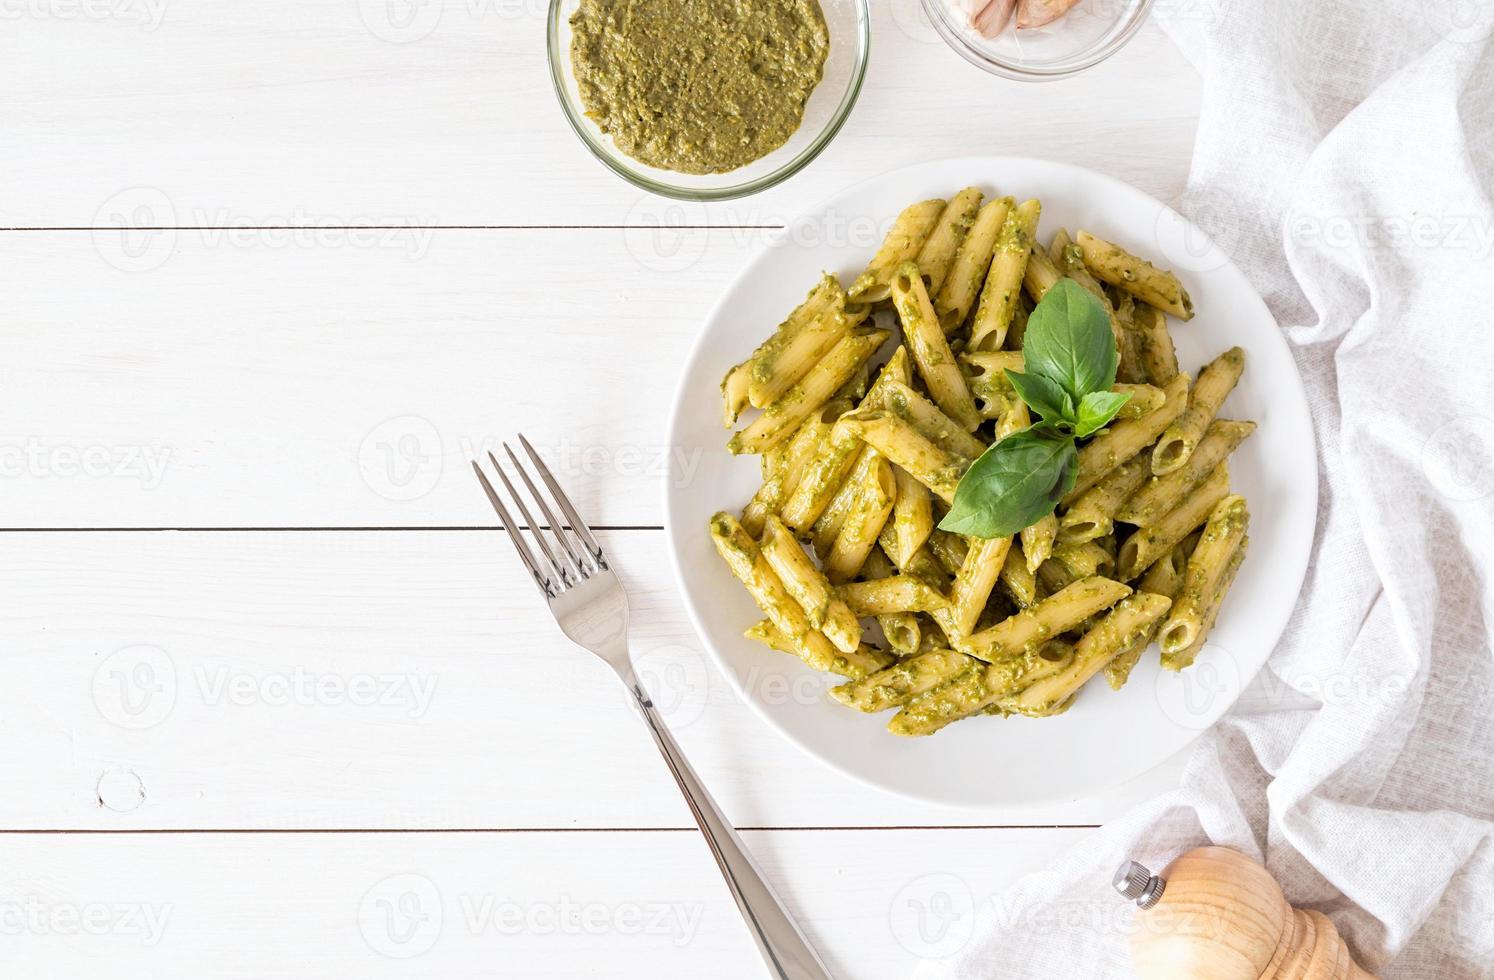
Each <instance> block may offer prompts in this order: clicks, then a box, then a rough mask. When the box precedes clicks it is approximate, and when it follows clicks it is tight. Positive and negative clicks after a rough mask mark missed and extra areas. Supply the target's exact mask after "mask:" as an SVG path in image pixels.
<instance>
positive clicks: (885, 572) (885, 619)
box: [843, 528, 932, 656]
mask: <svg viewBox="0 0 1494 980" xmlns="http://www.w3.org/2000/svg"><path fill="white" fill-rule="evenodd" d="M886 530H887V529H886V528H883V531H886ZM893 570H894V566H893V564H892V561H891V559H889V558H888V557H887V554H886V552H884V551H883V550H882V549H881V548H880V547H877V548H873V549H872V553H871V554H870V555H868V556H867V558H866V564H865V565H864V566H863V567H862V572H863V573H864V574H865V575H866V577H867V578H870V579H885V578H890V577H892V575H893ZM920 581H923V582H925V584H928V580H927V579H926V578H922V577H920ZM843 587H844V586H843ZM930 587H931V588H932V585H931V586H930ZM874 615H875V616H876V620H877V625H878V626H879V627H881V629H882V636H883V638H884V639H885V640H886V641H887V645H888V646H889V647H891V648H892V650H894V651H895V652H897V653H900V654H902V655H904V656H907V655H908V654H911V653H917V652H918V651H919V649H920V648H921V646H922V645H923V643H924V641H925V638H924V634H923V626H922V624H920V623H919V621H918V616H917V615H916V614H914V613H911V612H889V613H875V614H874Z"/></svg>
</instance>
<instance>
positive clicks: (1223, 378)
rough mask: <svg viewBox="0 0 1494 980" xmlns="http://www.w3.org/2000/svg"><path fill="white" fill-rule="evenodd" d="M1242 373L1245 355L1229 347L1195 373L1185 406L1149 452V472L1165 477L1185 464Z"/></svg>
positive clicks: (1237, 349)
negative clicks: (1150, 459) (1196, 378)
mask: <svg viewBox="0 0 1494 980" xmlns="http://www.w3.org/2000/svg"><path fill="white" fill-rule="evenodd" d="M1244 371H1245V352H1244V351H1242V350H1241V349H1240V348H1238V347H1231V348H1230V349H1229V350H1227V351H1225V352H1224V353H1223V354H1220V355H1219V356H1218V357H1216V358H1214V360H1212V361H1210V362H1209V363H1208V364H1207V365H1205V366H1204V369H1203V370H1202V371H1200V372H1198V383H1197V384H1195V385H1194V386H1193V390H1192V391H1190V392H1189V393H1188V407H1187V409H1186V410H1184V412H1183V414H1181V415H1179V416H1178V417H1177V419H1176V420H1175V421H1174V422H1173V423H1172V424H1171V425H1169V426H1168V427H1167V430H1166V431H1165V432H1163V433H1162V436H1161V438H1160V439H1158V440H1157V445H1156V448H1154V449H1153V450H1152V473H1153V474H1155V475H1156V476H1166V475H1167V474H1168V473H1171V472H1172V471H1173V470H1176V469H1178V468H1179V467H1180V466H1182V465H1183V464H1184V463H1186V462H1188V457H1189V456H1191V455H1192V454H1193V450H1194V448H1195V447H1196V446H1197V445H1198V442H1199V440H1200V439H1202V438H1203V436H1204V432H1205V431H1206V430H1207V429H1208V427H1209V423H1210V422H1212V421H1214V416H1215V415H1216V414H1218V412H1219V406H1220V405H1222V404H1224V399H1225V398H1227V397H1229V393H1230V392H1231V391H1233V390H1234V387H1235V385H1236V384H1238V383H1239V381H1240V375H1241V374H1242V373H1243V372H1244Z"/></svg>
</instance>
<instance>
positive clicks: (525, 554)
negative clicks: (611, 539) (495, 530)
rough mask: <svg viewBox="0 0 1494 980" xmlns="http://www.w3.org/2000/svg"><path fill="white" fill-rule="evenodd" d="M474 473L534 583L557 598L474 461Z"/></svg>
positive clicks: (550, 596) (496, 492)
mask: <svg viewBox="0 0 1494 980" xmlns="http://www.w3.org/2000/svg"><path fill="white" fill-rule="evenodd" d="M472 472H474V473H476V474H477V482H479V483H481V484H482V489H483V492H484V493H486V494H487V495H488V502H489V503H491V504H492V505H493V509H494V510H495V511H497V512H498V520H499V521H501V522H502V523H503V530H504V531H506V532H507V533H508V539H509V540H510V541H512V542H513V545H514V550H515V551H517V552H518V553H519V560H520V561H522V562H523V563H524V567H525V568H527V569H529V574H530V575H533V576H534V583H535V584H536V585H538V586H539V589H540V591H541V592H543V593H544V594H545V596H546V597H547V598H551V599H553V598H554V597H555V590H554V588H553V587H552V586H551V584H550V579H549V577H548V576H546V575H545V574H544V573H542V572H541V571H540V568H539V565H538V564H536V563H535V560H534V555H533V554H532V553H530V551H529V546H528V545H527V544H525V543H524V539H523V537H521V536H520V535H519V530H518V522H517V521H515V520H514V517H513V515H512V514H510V513H509V512H508V508H507V507H505V506H503V498H501V497H499V496H498V491H496V490H494V489H493V485H492V484H491V483H489V482H488V477H487V474H485V473H483V471H482V467H481V466H478V465H477V460H475V459H474V460H472Z"/></svg>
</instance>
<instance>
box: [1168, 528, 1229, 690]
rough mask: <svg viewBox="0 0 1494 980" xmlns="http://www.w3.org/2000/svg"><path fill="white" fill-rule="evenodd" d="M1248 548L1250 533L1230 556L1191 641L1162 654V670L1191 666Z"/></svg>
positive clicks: (1202, 646)
mask: <svg viewBox="0 0 1494 980" xmlns="http://www.w3.org/2000/svg"><path fill="white" fill-rule="evenodd" d="M1249 548H1250V535H1248V534H1247V535H1246V536H1245V537H1244V538H1242V539H1241V540H1240V546H1239V547H1238V548H1236V549H1235V552H1234V554H1233V555H1231V556H1230V559H1229V564H1228V565H1227V566H1226V567H1225V570H1224V577H1223V579H1222V580H1221V581H1220V582H1219V588H1218V589H1216V590H1215V592H1214V595H1213V598H1212V599H1210V600H1209V604H1208V607H1207V608H1206V609H1205V610H1204V617H1203V624H1202V625H1201V626H1200V627H1199V629H1198V632H1197V633H1196V634H1195V635H1194V637H1193V642H1192V643H1191V644H1189V645H1188V646H1186V647H1184V648H1183V649H1181V650H1177V651H1174V652H1172V653H1167V652H1164V653H1163V654H1162V668H1163V669H1164V670H1184V669H1186V668H1188V667H1191V666H1193V662H1194V661H1195V660H1197V659H1198V655H1199V654H1200V653H1202V652H1203V648H1204V644H1205V643H1206V642H1208V639H1209V634H1210V633H1211V632H1213V629H1214V623H1215V622H1216V621H1217V620H1218V619H1219V610H1220V608H1221V607H1222V606H1223V605H1224V597H1225V595H1227V594H1228V593H1229V590H1230V587H1231V586H1232V585H1234V584H1235V576H1236V575H1237V574H1238V573H1239V571H1240V564H1241V563H1242V562H1244V561H1245V553H1246V551H1247V550H1248V549H1249Z"/></svg>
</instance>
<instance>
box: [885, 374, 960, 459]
mask: <svg viewBox="0 0 1494 980" xmlns="http://www.w3.org/2000/svg"><path fill="white" fill-rule="evenodd" d="M868 404H870V399H868ZM876 407H877V408H880V409H882V410H883V411H885V412H888V413H890V414H892V415H896V416H897V417H898V418H900V419H902V420H903V421H905V422H907V423H908V424H909V425H911V426H912V427H913V428H914V429H916V430H918V432H919V434H920V435H922V436H923V437H924V438H926V439H928V440H929V441H930V442H932V443H933V444H934V445H936V446H938V447H940V448H941V449H944V450H945V451H947V452H951V453H954V454H955V455H956V456H964V457H966V458H967V459H974V458H976V457H977V456H979V455H980V454H981V453H983V452H985V451H986V444H985V443H984V442H982V441H981V440H979V439H977V438H976V437H975V436H973V435H971V434H970V433H969V432H966V431H965V430H964V429H963V428H961V427H960V425H959V424H958V423H956V422H955V421H954V419H952V418H950V417H949V416H948V415H945V414H944V413H943V412H942V411H940V410H939V406H938V405H935V404H934V403H933V402H931V401H929V400H928V399H927V398H925V397H923V396H922V395H920V394H919V393H918V392H916V391H914V390H913V389H912V388H911V387H909V386H908V385H906V384H902V383H899V382H896V381H889V382H888V383H887V384H886V385H884V386H883V387H882V390H881V397H880V398H878V399H877V405H876Z"/></svg>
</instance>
